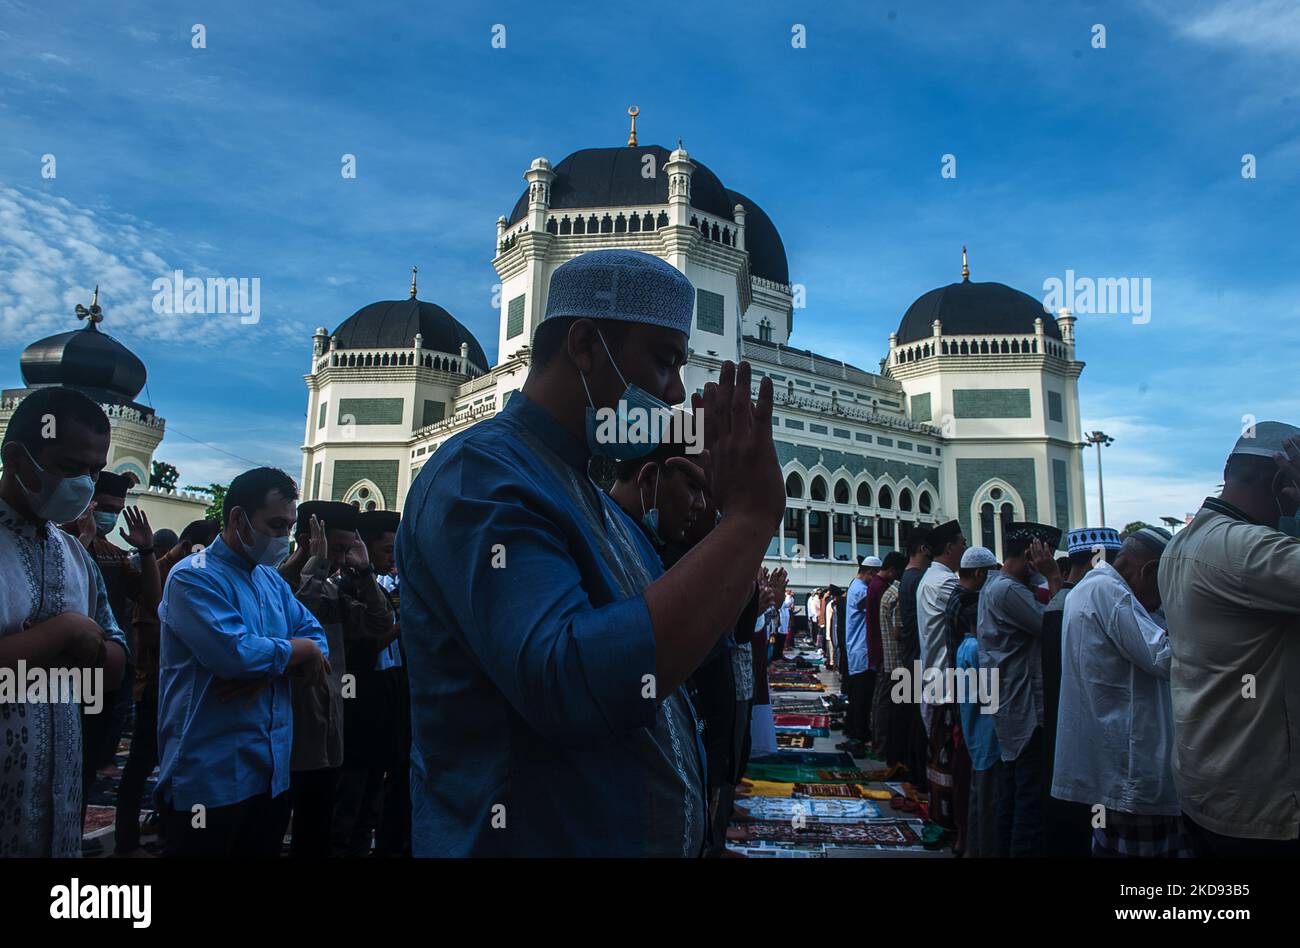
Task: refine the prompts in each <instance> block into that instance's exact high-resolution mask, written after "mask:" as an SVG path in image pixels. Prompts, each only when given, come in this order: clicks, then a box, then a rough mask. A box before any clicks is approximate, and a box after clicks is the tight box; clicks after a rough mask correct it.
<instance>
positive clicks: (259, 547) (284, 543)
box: [235, 510, 289, 566]
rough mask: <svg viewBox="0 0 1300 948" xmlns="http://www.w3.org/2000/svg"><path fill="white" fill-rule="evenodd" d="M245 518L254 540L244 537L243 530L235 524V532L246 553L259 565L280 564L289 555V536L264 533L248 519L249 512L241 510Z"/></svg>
mask: <svg viewBox="0 0 1300 948" xmlns="http://www.w3.org/2000/svg"><path fill="white" fill-rule="evenodd" d="M240 513H241V514H243V516H244V520H245V521H246V522H248V530H249V532H250V533H252V534H253V539H252V541H246V540H245V539H244V535H243V532H242V531H241V530H240V529H239V526H238V525H236V526H235V534H236V535H237V536H238V537H239V545H240V546H242V547H243V548H244V554H245V555H246V556H247V557H248V558H249V559H250V560H252V561H253V562H254V563H256V564H258V565H259V566H278V565H279V564H280V563H282V562H283V561H284V560H286V559H288V557H289V538H288V537H287V536H284V537H273V536H270V535H269V534H266V533H262V532H261V531H260V530H258V529H257V528H256V527H254V526H253V524H252V521H250V520H249V519H248V514H245V513H244V512H243V511H242V510H241V511H240Z"/></svg>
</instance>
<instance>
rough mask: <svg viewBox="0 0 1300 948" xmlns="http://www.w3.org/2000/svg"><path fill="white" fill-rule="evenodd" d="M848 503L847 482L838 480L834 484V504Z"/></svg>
mask: <svg viewBox="0 0 1300 948" xmlns="http://www.w3.org/2000/svg"><path fill="white" fill-rule="evenodd" d="M848 502H849V482H848V481H846V480H843V479H841V480H838V481H836V482H835V503H837V504H847V503H848Z"/></svg>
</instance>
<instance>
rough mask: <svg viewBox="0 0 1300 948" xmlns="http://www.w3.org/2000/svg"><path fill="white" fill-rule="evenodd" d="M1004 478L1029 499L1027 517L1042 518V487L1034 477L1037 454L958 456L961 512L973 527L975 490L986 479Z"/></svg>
mask: <svg viewBox="0 0 1300 948" xmlns="http://www.w3.org/2000/svg"><path fill="white" fill-rule="evenodd" d="M995 477H998V478H1001V479H1002V480H1004V481H1006V482H1007V483H1008V484H1010V485H1011V486H1012V487H1013V488H1015V490H1016V492H1017V493H1018V494H1020V497H1021V499H1022V500H1024V502H1025V519H1026V520H1033V521H1037V520H1038V490H1037V488H1036V486H1035V481H1034V459H1033V458H958V459H957V516H958V517H959V518H960V519H961V522H962V526H964V527H967V528H969V524H968V521H969V520H970V505H971V502H972V501H974V499H975V492H976V491H977V490H979V489H980V488H981V487H982V486H983V485H984V483H985V482H986V481H989V480H991V479H992V478H995Z"/></svg>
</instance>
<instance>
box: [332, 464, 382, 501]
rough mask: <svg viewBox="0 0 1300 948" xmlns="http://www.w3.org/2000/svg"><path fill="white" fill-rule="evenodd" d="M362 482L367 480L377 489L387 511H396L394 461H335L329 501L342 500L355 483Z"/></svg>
mask: <svg viewBox="0 0 1300 948" xmlns="http://www.w3.org/2000/svg"><path fill="white" fill-rule="evenodd" d="M363 480H368V481H370V482H371V483H372V484H374V485H375V486H376V487H378V488H379V492H380V493H381V494H383V495H384V506H385V507H386V508H387V509H389V510H396V509H397V462H396V461H344V460H338V461H335V462H334V483H333V484H332V485H331V487H332V490H331V492H330V500H342V499H343V498H344V496H346V495H347V492H348V491H349V490H351V489H352V487H353V485H355V484H356V483H357V481H363Z"/></svg>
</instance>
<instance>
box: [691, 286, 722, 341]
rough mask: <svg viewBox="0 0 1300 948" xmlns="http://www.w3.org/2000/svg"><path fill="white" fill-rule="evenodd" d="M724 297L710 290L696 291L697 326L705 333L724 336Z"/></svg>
mask: <svg viewBox="0 0 1300 948" xmlns="http://www.w3.org/2000/svg"><path fill="white" fill-rule="evenodd" d="M722 303H723V296H722V294H721V293H711V292H709V291H708V290H696V291H695V325H696V327H697V328H699V329H702V330H704V332H713V333H717V334H719V335H721V334H722V326H723V315H722Z"/></svg>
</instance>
